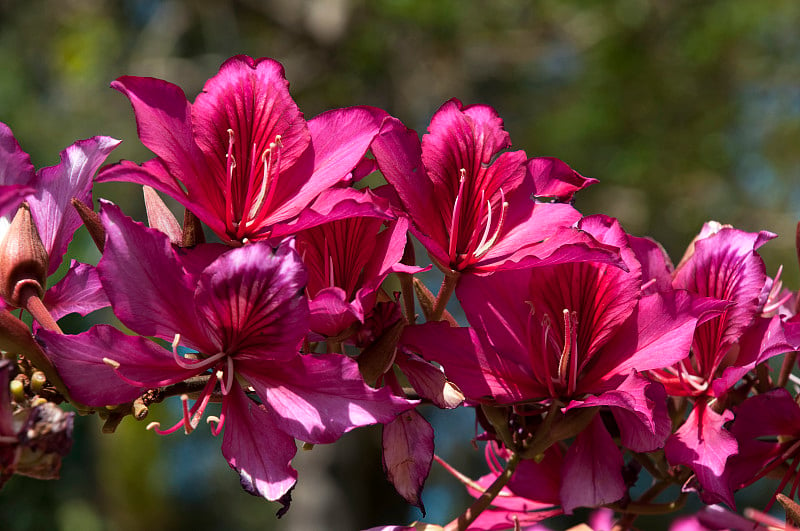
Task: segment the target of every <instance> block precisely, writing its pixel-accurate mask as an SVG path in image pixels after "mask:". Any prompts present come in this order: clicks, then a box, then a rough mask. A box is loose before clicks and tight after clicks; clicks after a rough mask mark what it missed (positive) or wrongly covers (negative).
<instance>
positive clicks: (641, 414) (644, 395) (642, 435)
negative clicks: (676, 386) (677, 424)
mask: <svg viewBox="0 0 800 531" xmlns="http://www.w3.org/2000/svg"><path fill="white" fill-rule="evenodd" d="M593 406H609V408H610V409H611V413H612V414H613V415H614V419H615V420H616V421H617V426H618V427H619V429H620V434H621V436H622V446H624V447H625V448H630V449H631V450H633V451H635V452H650V451H653V450H656V449H658V448H661V447H663V446H664V442H665V441H666V440H667V436H669V434H670V432H671V429H672V422H671V421H670V418H669V415H668V413H667V393H666V391H665V390H664V387H663V386H662V385H661V384H659V383H656V382H652V381H650V380H648V379H647V378H645V377H644V376H641V375H640V374H639V373H637V372H633V373H631V374H630V375H629V376H628V377H627V378H626V379H625V381H623V382H622V383H621V384H619V386H618V387H617V388H616V389H612V390H610V391H606V392H604V393H603V394H601V395H599V396H589V397H588V398H586V399H585V400H581V401H572V402H570V404H569V405H568V406H567V408H566V409H565V411H569V410H571V409H574V408H576V407H593Z"/></svg>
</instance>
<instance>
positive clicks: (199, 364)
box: [172, 334, 226, 371]
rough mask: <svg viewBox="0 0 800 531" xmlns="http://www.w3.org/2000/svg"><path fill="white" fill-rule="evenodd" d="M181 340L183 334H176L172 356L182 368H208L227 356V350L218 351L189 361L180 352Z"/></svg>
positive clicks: (197, 369)
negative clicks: (197, 359) (200, 358)
mask: <svg viewBox="0 0 800 531" xmlns="http://www.w3.org/2000/svg"><path fill="white" fill-rule="evenodd" d="M180 342H181V335H180V334H175V337H174V338H173V340H172V357H173V359H174V360H175V363H176V364H178V366H179V367H181V368H182V369H190V370H196V371H200V370H203V369H207V368H208V367H211V366H212V365H214V364H215V363H216V362H217V361H219V360H221V359H222V358H223V357H225V356H226V353H225V352H217V353H216V354H214V355H213V356H210V357H208V358H205V359H203V360H200V361H194V362H187V361H186V358H184V357H183V356H181V355H180V354H179V353H178V345H179V344H180Z"/></svg>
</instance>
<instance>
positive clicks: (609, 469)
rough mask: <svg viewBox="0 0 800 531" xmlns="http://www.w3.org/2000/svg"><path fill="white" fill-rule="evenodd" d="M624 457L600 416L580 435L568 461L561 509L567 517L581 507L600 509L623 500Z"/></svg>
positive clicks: (562, 484)
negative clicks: (599, 507) (600, 506)
mask: <svg viewBox="0 0 800 531" xmlns="http://www.w3.org/2000/svg"><path fill="white" fill-rule="evenodd" d="M624 464H625V462H624V461H623V459H622V453H621V452H620V451H619V448H617V445H616V444H614V440H613V439H612V438H611V435H609V434H608V431H607V430H606V428H605V426H604V425H603V421H602V420H601V419H600V416H599V415H597V416H595V417H594V419H592V422H591V423H590V424H589V426H588V427H587V428H586V429H585V430H584V431H582V432H581V433H579V434H578V436H577V437H576V438H575V442H573V443H572V445H571V446H570V447H569V450H567V454H566V456H565V457H564V468H563V478H562V482H561V505H562V507H564V512H565V513H566V514H572V511H573V510H574V509H575V508H577V507H597V506H599V505H604V504H606V503H611V502H614V501H617V500H618V499H620V498H622V496H623V495H624V494H625V482H624V480H623V478H622V467H623V466H624Z"/></svg>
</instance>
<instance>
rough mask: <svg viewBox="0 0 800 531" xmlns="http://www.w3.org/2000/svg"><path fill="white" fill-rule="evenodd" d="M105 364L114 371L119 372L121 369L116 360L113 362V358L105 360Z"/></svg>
mask: <svg viewBox="0 0 800 531" xmlns="http://www.w3.org/2000/svg"><path fill="white" fill-rule="evenodd" d="M103 363H105V364H106V365H108V366H109V367H111V368H112V369H114V370H117V369H119V367H120V363H119V362H118V361H116V360H112V359H111V358H103Z"/></svg>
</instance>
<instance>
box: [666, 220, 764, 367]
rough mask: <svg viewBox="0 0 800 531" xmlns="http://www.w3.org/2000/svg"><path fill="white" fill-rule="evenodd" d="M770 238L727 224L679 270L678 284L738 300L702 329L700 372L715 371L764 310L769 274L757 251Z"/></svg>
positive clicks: (698, 246) (699, 337)
mask: <svg viewBox="0 0 800 531" xmlns="http://www.w3.org/2000/svg"><path fill="white" fill-rule="evenodd" d="M771 236H773V237H774V235H771V234H770V233H766V232H762V233H748V232H743V231H740V230H736V229H729V228H723V229H721V230H720V231H719V232H717V233H714V234H712V235H710V236H709V237H707V238H703V239H700V240H697V241H696V242H695V243H694V253H693V254H692V255H691V257H690V258H689V259H688V260H686V261H685V262H683V263H682V264H681V266H680V267H679V268H678V269H677V270H676V272H675V279H674V282H673V285H674V286H675V287H676V288H681V289H687V290H689V291H691V292H692V293H696V294H698V295H702V296H705V297H713V298H716V299H721V300H727V301H731V302H734V303H735V306H732V307H730V308H729V309H727V310H726V312H725V314H724V315H723V316H722V317H719V318H718V319H715V320H712V321H710V322H708V323H705V324H703V325H701V326H700V327H698V330H697V334H696V340H695V341H696V348H695V351H696V352H695V357H696V362H697V364H698V368H699V371H700V372H701V373H702V374H705V375H708V376H710V375H712V374H713V373H714V372H715V370H716V367H717V365H718V364H719V363H720V361H721V358H722V357H723V356H724V355H725V352H727V350H728V347H729V346H730V345H731V344H733V343H734V342H735V341H736V340H737V339H738V338H739V336H741V335H742V333H743V332H744V330H745V329H746V328H747V327H748V326H750V325H751V324H752V323H753V320H754V318H755V316H756V315H757V314H758V313H759V312H760V311H761V305H762V304H763V300H762V292H763V288H764V285H765V283H766V280H767V275H766V272H765V266H764V262H763V260H762V259H761V257H760V256H759V255H758V253H757V252H756V249H757V248H758V247H759V246H761V245H763V244H764V243H765V242H766V241H767V240H768V239H769V238H770V237H771Z"/></svg>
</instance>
